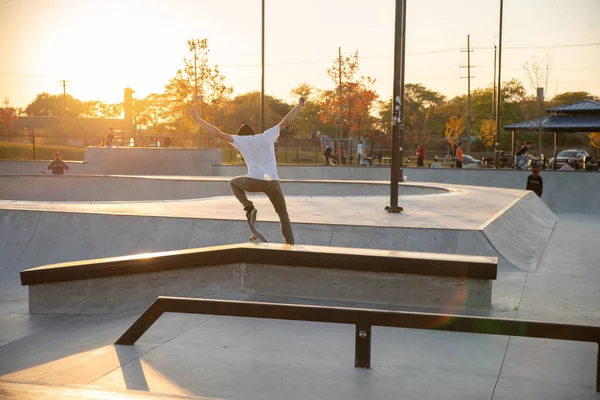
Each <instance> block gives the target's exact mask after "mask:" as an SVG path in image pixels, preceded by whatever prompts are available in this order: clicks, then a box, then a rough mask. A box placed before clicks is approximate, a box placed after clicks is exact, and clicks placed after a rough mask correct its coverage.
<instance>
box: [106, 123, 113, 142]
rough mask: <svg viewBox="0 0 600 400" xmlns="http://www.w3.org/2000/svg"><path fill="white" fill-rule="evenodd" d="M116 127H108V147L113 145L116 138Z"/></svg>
mask: <svg viewBox="0 0 600 400" xmlns="http://www.w3.org/2000/svg"><path fill="white" fill-rule="evenodd" d="M114 131H115V128H113V127H112V126H109V127H108V135H106V147H112V144H113V140H115V132H114Z"/></svg>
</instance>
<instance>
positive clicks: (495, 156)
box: [494, 0, 504, 169]
mask: <svg viewBox="0 0 600 400" xmlns="http://www.w3.org/2000/svg"><path fill="white" fill-rule="evenodd" d="M503 8H504V0H500V20H499V28H498V93H497V97H496V138H495V142H494V148H495V149H496V151H495V152H494V161H495V163H494V168H496V169H498V150H499V149H498V146H499V145H500V144H499V143H500V142H499V134H500V104H501V103H502V10H503Z"/></svg>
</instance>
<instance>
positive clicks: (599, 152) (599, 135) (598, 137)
mask: <svg viewBox="0 0 600 400" xmlns="http://www.w3.org/2000/svg"><path fill="white" fill-rule="evenodd" d="M588 138H589V139H590V144H591V145H592V147H593V148H595V149H596V157H597V158H600V132H590V133H588Z"/></svg>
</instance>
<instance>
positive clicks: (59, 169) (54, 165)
mask: <svg viewBox="0 0 600 400" xmlns="http://www.w3.org/2000/svg"><path fill="white" fill-rule="evenodd" d="M48 169H51V170H52V175H64V174H65V171H64V170H65V169H69V166H68V165H67V164H66V163H65V162H64V161H63V160H61V159H60V153H59V152H58V151H57V152H56V153H54V161H52V162H51V163H50V165H48Z"/></svg>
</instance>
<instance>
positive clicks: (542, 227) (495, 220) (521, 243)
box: [479, 192, 559, 272]
mask: <svg viewBox="0 0 600 400" xmlns="http://www.w3.org/2000/svg"><path fill="white" fill-rule="evenodd" d="M558 221H559V219H558V218H557V217H556V215H554V213H553V212H552V211H550V209H549V208H548V207H547V206H546V205H545V204H544V203H543V202H542V201H541V200H540V199H539V198H538V197H537V195H535V194H534V193H533V192H525V193H523V195H521V196H519V197H518V198H516V199H515V200H514V201H513V202H511V203H510V204H508V205H507V206H506V207H505V208H504V209H502V210H501V211H499V212H498V213H497V214H496V215H494V216H493V217H492V218H490V219H489V220H488V221H486V222H485V223H484V224H482V226H481V227H480V228H479V229H481V231H482V232H483V234H484V235H485V237H486V238H487V239H488V240H489V242H490V244H491V245H492V246H493V247H494V249H495V250H496V251H497V252H498V254H499V255H502V256H503V257H504V258H505V259H506V260H508V261H509V262H510V263H511V264H513V265H515V266H516V267H518V268H520V269H522V270H523V271H527V272H534V271H535V270H536V268H537V266H538V264H539V262H540V259H541V257H542V254H543V253H544V250H545V249H546V244H547V243H548V240H550V236H551V235H552V231H553V230H554V226H555V224H556V223H557V222H558Z"/></svg>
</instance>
